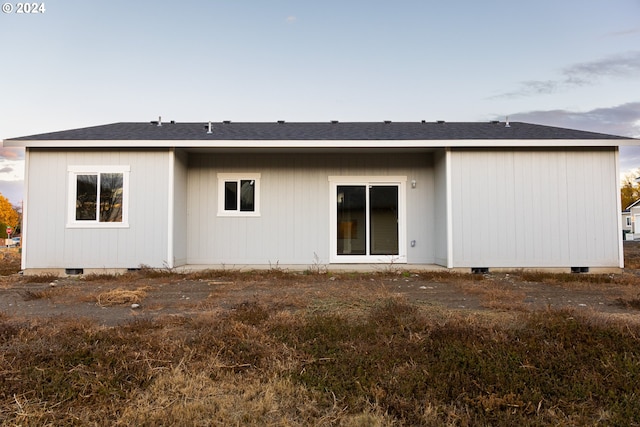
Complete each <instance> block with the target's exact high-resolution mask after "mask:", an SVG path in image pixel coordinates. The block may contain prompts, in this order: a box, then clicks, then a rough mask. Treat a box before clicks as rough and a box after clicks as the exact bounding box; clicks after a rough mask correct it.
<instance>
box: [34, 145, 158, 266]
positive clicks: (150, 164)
mask: <svg viewBox="0 0 640 427" xmlns="http://www.w3.org/2000/svg"><path fill="white" fill-rule="evenodd" d="M28 153H29V154H28V169H27V171H26V174H27V175H28V184H27V189H26V192H25V193H26V194H25V195H26V199H25V203H26V206H27V210H26V224H27V228H28V232H27V233H26V239H27V242H26V244H25V247H24V251H23V252H24V253H23V267H24V268H25V269H47V268H56V269H59V268H84V269H92V268H110V269H114V268H137V267H140V265H142V264H144V265H149V266H152V267H162V266H163V264H164V263H166V260H167V253H168V247H167V231H168V214H167V212H168V208H167V206H168V204H167V203H168V196H167V195H168V191H167V189H168V188H169V187H168V182H169V176H168V167H167V165H168V154H167V153H168V152H167V150H165V151H127V150H121V151H98V150H91V151H81V150H71V151H57V150H37V149H33V148H31V149H29V150H28ZM77 165H90V166H100V165H105V166H113V165H129V166H130V176H129V227H128V228H109V229H106V228H102V229H99V228H68V227H67V218H68V209H69V202H68V200H67V199H68V186H69V182H68V167H69V166H77Z"/></svg>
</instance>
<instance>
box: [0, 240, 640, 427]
mask: <svg viewBox="0 0 640 427" xmlns="http://www.w3.org/2000/svg"><path fill="white" fill-rule="evenodd" d="M628 243H631V245H629V244H628ZM639 247H640V245H636V244H635V242H625V250H627V251H628V252H627V253H628V255H627V263H628V265H634V264H633V262H636V258H635V257H638V258H640V250H638V248H639ZM5 260H6V258H5V259H3V260H2V261H5ZM630 261H631V262H630ZM12 262H14V261H11V260H9V261H8V263H7V265H9V263H12ZM638 265H640V262H639V263H638ZM2 268H5V267H4V266H3V267H2ZM17 268H19V264H18V266H17ZM3 271H7V270H3ZM15 271H17V270H14V271H13V272H15ZM10 273H11V272H9V274H10ZM637 273H638V271H636V270H634V269H629V270H626V271H625V272H624V273H622V274H618V275H580V274H573V275H571V274H566V275H552V274H532V273H523V272H513V273H510V274H499V275H497V274H489V275H473V276H472V275H459V274H450V273H419V272H414V273H402V272H397V271H387V272H385V273H376V274H331V273H330V272H329V273H327V272H324V271H323V272H307V274H300V273H289V272H284V271H281V270H279V269H273V270H271V271H263V272H239V271H233V270H231V271H208V272H201V273H197V274H196V273H193V274H185V275H178V274H174V273H171V272H169V271H164V270H150V269H144V270H142V271H140V272H136V273H131V274H126V275H122V276H115V277H114V276H102V275H100V276H88V277H83V278H78V279H76V278H74V279H56V278H54V277H49V276H43V277H35V278H31V277H22V276H19V275H10V276H7V275H6V273H4V272H3V273H2V274H3V275H4V276H3V277H0V424H2V425H25V426H28V425H32V426H36V425H37V426H41V425H105V424H108V425H150V426H152V425H176V424H179V425H225V426H226V425H265V424H266V425H305V426H306V425H318V426H324V425H343V426H365V425H366V426H369V425H379V426H392V425H427V426H429V425H433V426H441V425H456V426H457V425H461V426H464V425H468V426H471V425H496V426H507V425H508V426H513V425H598V424H600V425H638V424H639V421H638V420H640V402H639V399H638V396H637V384H638V383H640V339H639V337H640V322H638V317H639V316H638V314H640V312H639V311H638V299H639V294H640V277H638V274H637ZM133 304H135V306H134V307H136V308H132V305H133ZM634 423H635V424H634Z"/></svg>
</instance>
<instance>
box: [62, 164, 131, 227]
mask: <svg viewBox="0 0 640 427" xmlns="http://www.w3.org/2000/svg"><path fill="white" fill-rule="evenodd" d="M130 172H131V168H130V166H129V165H109V166H104V165H101V166H91V165H86V166H85V165H73V166H69V167H68V168H67V175H68V182H67V188H68V197H67V228H129V173H130ZM109 173H121V174H122V221H120V222H102V221H100V213H99V211H97V215H96V219H95V220H79V219H76V199H77V195H78V175H97V176H98V180H97V187H98V192H97V193H96V208H97V206H99V205H100V203H99V200H100V179H101V178H100V175H101V174H109ZM97 209H98V208H97Z"/></svg>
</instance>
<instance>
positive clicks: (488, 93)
mask: <svg viewBox="0 0 640 427" xmlns="http://www.w3.org/2000/svg"><path fill="white" fill-rule="evenodd" d="M3 2H4V3H3V6H2V12H0V43H1V44H0V139H6V138H12V137H18V136H25V135H33V134H38V133H43V132H52V131H57V130H67V129H74V128H79V127H86V126H93V125H100V124H107V123H113V122H123V121H124V122H146V121H150V120H157V119H158V116H162V118H163V120H167V121H168V120H176V121H187V122H196V121H202V122H207V121H222V120H232V121H267V122H270V121H276V120H286V121H293V122H295V121H329V120H340V121H382V120H393V121H419V120H427V121H432V120H433V121H435V120H446V121H452V122H456V121H486V120H496V119H499V120H505V118H506V117H507V116H508V117H509V120H511V121H525V122H531V123H539V124H546V125H553V126H561V127H567V128H574V129H581V130H588V131H596V132H604V133H610V134H615V135H623V136H631V137H637V138H640V0H589V1H585V0H537V1H528V2H523V1H513V0H511V1H503V0H489V1H486V2H480V1H477V0H467V1H463V0H447V1H444V0H440V1H432V0H421V1H418V0H395V1H391V0H386V1H382V0H342V1H334V0H323V1H304V0H191V1H189V0H184V1H175V0H174V1H164V0H154V1H146V0H136V1H135V2H134V1H125V0H64V1H63V0H49V1H44V2H38V3H37V4H38V5H39V6H40V5H44V6H43V7H39V9H40V10H39V13H29V14H26V13H17V12H18V8H19V4H18V2H13V1H8V2H6V1H5V0H3ZM7 12H9V13H7ZM620 166H621V171H622V172H623V173H628V172H630V171H633V170H636V169H638V168H640V148H639V147H629V148H622V149H621V155H620ZM23 179H24V151H23V150H19V149H9V148H2V147H0V193H2V194H4V195H5V196H6V197H7V198H9V200H10V201H11V202H12V203H14V204H19V203H20V201H21V200H22V196H23V192H22V191H23V189H22V187H23Z"/></svg>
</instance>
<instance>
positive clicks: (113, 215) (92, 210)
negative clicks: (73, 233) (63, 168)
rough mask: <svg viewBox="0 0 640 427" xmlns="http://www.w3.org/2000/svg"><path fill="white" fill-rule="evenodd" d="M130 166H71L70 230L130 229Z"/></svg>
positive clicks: (69, 170)
mask: <svg viewBox="0 0 640 427" xmlns="http://www.w3.org/2000/svg"><path fill="white" fill-rule="evenodd" d="M129 171H130V168H129V166H123V165H115V166H69V169H68V172H69V207H68V220H67V226H68V227H96V228H110V227H111V228H121V227H128V226H129V224H128V202H129Z"/></svg>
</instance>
